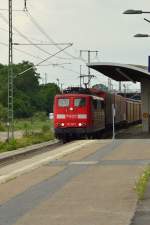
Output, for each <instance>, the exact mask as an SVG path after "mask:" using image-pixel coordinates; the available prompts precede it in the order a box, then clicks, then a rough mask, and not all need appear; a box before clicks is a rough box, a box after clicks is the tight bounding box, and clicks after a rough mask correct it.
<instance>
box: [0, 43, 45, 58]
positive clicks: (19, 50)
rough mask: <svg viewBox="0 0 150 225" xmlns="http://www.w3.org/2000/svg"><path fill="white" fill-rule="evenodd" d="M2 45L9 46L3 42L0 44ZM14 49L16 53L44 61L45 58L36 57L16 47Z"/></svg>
mask: <svg viewBox="0 0 150 225" xmlns="http://www.w3.org/2000/svg"><path fill="white" fill-rule="evenodd" d="M0 45H3V46H6V47H8V44H6V43H3V42H0ZM13 49H14V50H16V51H18V52H21V53H24V54H26V55H28V56H31V57H33V58H36V59H41V60H42V59H43V58H41V57H40V56H35V55H33V54H31V53H29V52H27V51H24V50H21V49H18V48H16V47H14V48H13Z"/></svg>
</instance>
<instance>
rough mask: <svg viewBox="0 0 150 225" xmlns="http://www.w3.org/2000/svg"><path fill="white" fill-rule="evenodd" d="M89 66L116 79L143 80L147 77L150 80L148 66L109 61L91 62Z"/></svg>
mask: <svg viewBox="0 0 150 225" xmlns="http://www.w3.org/2000/svg"><path fill="white" fill-rule="evenodd" d="M87 66H88V67H90V68H92V69H94V70H97V71H98V72H100V73H102V74H104V75H105V76H107V77H110V78H112V79H114V80H116V81H132V82H137V81H138V82H141V81H143V80H145V79H146V80H147V79H148V80H150V73H149V72H148V69H147V67H146V66H141V65H130V64H120V63H109V62H105V63H104V62H103V63H102V62H100V63H90V64H87Z"/></svg>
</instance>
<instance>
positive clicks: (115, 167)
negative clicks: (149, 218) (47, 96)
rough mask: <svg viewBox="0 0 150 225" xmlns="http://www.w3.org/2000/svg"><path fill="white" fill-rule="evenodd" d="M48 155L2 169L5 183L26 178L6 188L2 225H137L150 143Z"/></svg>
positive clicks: (80, 144)
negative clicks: (138, 184)
mask: <svg viewBox="0 0 150 225" xmlns="http://www.w3.org/2000/svg"><path fill="white" fill-rule="evenodd" d="M45 154H46V155H44V153H43V154H41V155H40V156H35V157H33V158H32V159H26V160H23V161H22V162H17V163H15V164H14V165H11V166H10V165H8V166H6V167H4V168H1V170H0V178H1V177H2V176H3V177H4V176H6V175H7V176H8V175H9V174H10V173H12V172H14V171H17V170H18V171H19V168H20V170H21V169H22V173H19V174H16V175H14V176H11V178H10V179H7V182H4V183H2V184H0V225H47V224H51V225H58V224H59V225H70V224H71V225H91V224H92V225H104V224H107V225H116V224H117V225H129V224H131V222H132V219H133V216H134V214H135V211H136V208H137V202H138V199H137V195H136V193H135V189H134V188H135V184H136V182H137V180H138V179H139V176H140V175H141V174H142V173H143V170H144V169H145V167H147V166H148V165H149V164H150V139H148V138H145V139H123V138H120V139H116V140H111V139H108V140H80V141H77V142H73V143H69V144H67V145H64V146H61V147H59V148H57V152H55V153H54V152H53V153H52V152H51V153H49V155H48V153H45ZM37 157H38V158H37ZM38 162H40V163H39V165H38V166H37V164H38ZM34 163H36V167H34V168H33V167H31V170H30V169H28V170H24V172H23V168H27V167H28V168H29V167H30V165H31V164H32V165H33V164H34ZM149 224H150V223H149Z"/></svg>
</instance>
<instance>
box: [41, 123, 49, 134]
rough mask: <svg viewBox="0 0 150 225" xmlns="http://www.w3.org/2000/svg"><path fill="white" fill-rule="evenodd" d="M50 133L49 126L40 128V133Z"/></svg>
mask: <svg viewBox="0 0 150 225" xmlns="http://www.w3.org/2000/svg"><path fill="white" fill-rule="evenodd" d="M47 132H50V125H48V124H44V125H43V127H42V133H47Z"/></svg>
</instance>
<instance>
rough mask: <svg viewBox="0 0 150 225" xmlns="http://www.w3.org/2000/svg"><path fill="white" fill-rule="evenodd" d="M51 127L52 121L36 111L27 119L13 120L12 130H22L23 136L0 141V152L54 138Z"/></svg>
mask: <svg viewBox="0 0 150 225" xmlns="http://www.w3.org/2000/svg"><path fill="white" fill-rule="evenodd" d="M52 127H53V121H51V120H49V119H48V118H47V116H46V115H45V114H43V113H38V114H37V115H35V116H34V117H32V118H29V119H18V120H15V122H14V130H15V131H19V130H20V131H22V132H23V137H22V138H17V139H14V140H10V141H9V142H7V141H6V142H0V153H1V152H6V151H12V150H16V149H18V148H22V147H25V146H29V145H33V144H37V143H42V142H45V141H49V140H52V139H54V134H53V131H52ZM6 130H7V129H6Z"/></svg>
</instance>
